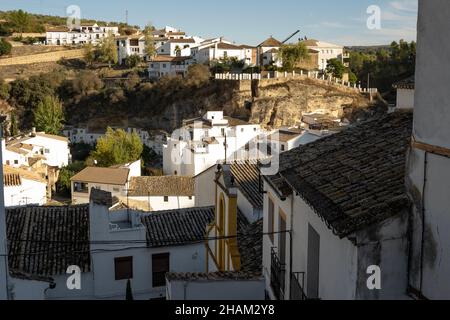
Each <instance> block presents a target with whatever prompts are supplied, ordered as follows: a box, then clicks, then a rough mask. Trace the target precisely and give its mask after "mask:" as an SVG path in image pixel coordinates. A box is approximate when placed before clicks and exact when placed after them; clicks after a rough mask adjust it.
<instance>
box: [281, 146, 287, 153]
mask: <svg viewBox="0 0 450 320" xmlns="http://www.w3.org/2000/svg"><path fill="white" fill-rule="evenodd" d="M284 151H286V147H285V146H284V144H282V145H281V152H284Z"/></svg>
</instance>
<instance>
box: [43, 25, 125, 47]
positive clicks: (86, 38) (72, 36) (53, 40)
mask: <svg viewBox="0 0 450 320" xmlns="http://www.w3.org/2000/svg"><path fill="white" fill-rule="evenodd" d="M110 34H111V35H113V36H119V35H120V34H119V27H109V26H98V25H97V24H93V25H82V26H80V27H79V28H74V29H73V30H64V29H57V30H49V31H47V44H48V45H54V46H60V45H61V46H62V45H82V44H87V43H91V44H93V45H97V44H99V43H100V42H101V41H103V39H105V38H107V37H108V36H109V35H110Z"/></svg>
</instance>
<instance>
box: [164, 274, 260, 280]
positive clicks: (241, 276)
mask: <svg viewBox="0 0 450 320" xmlns="http://www.w3.org/2000/svg"><path fill="white" fill-rule="evenodd" d="M166 278H167V279H168V280H169V281H187V280H189V281H196V280H200V281H205V280H206V281H227V280H259V279H261V273H260V272H259V273H250V272H211V273H190V272H187V273H179V272H169V273H167V274H166Z"/></svg>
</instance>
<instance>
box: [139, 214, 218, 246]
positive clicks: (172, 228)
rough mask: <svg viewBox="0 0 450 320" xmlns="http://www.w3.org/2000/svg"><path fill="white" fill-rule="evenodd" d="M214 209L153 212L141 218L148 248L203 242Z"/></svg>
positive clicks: (212, 217)
mask: <svg viewBox="0 0 450 320" xmlns="http://www.w3.org/2000/svg"><path fill="white" fill-rule="evenodd" d="M213 220H214V207H204V208H189V209H181V210H168V211H161V212H154V213H151V214H149V215H146V216H144V217H142V223H143V224H144V226H145V227H146V229H147V245H148V246H149V247H163V246H179V245H187V244H193V243H198V242H202V241H204V240H205V235H206V226H207V225H209V224H210V223H211V222H212V221H213Z"/></svg>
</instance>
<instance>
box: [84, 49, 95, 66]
mask: <svg viewBox="0 0 450 320" xmlns="http://www.w3.org/2000/svg"><path fill="white" fill-rule="evenodd" d="M95 58H96V54H95V50H94V47H93V46H92V43H88V44H86V45H85V46H84V60H85V61H86V63H87V65H88V66H92V65H93V64H94V62H95Z"/></svg>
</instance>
